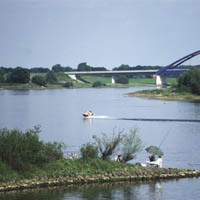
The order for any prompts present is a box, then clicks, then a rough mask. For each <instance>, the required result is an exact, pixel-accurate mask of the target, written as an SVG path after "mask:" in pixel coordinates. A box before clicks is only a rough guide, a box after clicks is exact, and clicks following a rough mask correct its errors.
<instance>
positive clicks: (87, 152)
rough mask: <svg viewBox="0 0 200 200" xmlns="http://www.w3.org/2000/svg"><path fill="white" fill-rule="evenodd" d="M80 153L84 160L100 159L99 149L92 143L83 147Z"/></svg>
mask: <svg viewBox="0 0 200 200" xmlns="http://www.w3.org/2000/svg"><path fill="white" fill-rule="evenodd" d="M80 151H81V157H82V158H83V159H95V158H97V157H98V148H97V147H96V146H94V145H93V144H91V143H87V144H84V145H82V147H81V149H80Z"/></svg>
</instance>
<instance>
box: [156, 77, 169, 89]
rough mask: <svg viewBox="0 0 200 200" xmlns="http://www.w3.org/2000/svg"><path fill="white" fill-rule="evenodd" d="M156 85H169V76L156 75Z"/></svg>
mask: <svg viewBox="0 0 200 200" xmlns="http://www.w3.org/2000/svg"><path fill="white" fill-rule="evenodd" d="M156 85H157V86H164V85H167V77H166V76H161V75H156Z"/></svg>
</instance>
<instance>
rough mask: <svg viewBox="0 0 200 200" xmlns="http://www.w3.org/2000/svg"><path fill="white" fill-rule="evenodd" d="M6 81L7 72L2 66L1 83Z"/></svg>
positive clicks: (0, 71)
mask: <svg viewBox="0 0 200 200" xmlns="http://www.w3.org/2000/svg"><path fill="white" fill-rule="evenodd" d="M5 81H6V78H5V72H4V70H3V69H1V68H0V83H4V82H5Z"/></svg>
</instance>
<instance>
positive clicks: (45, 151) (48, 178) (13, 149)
mask: <svg viewBox="0 0 200 200" xmlns="http://www.w3.org/2000/svg"><path fill="white" fill-rule="evenodd" d="M136 132H137V129H134V130H132V131H130V134H127V133H126V134H124V133H122V132H119V133H118V134H117V135H116V134H114V133H113V135H112V137H110V136H109V137H108V136H106V135H103V138H98V137H97V136H93V139H95V141H96V142H97V144H98V145H97V146H96V145H95V143H92V144H91V143H87V144H84V145H82V147H81V149H80V153H81V156H80V157H76V158H74V159H72V158H70V157H66V156H64V153H63V149H65V148H66V145H64V144H60V143H57V142H53V143H49V142H48V143H45V142H43V141H41V140H39V133H40V127H39V126H35V127H34V128H33V129H29V130H27V131H25V132H22V131H20V130H17V129H12V130H8V129H6V128H4V129H0V146H1V149H0V192H5V191H17V190H24V189H32V188H42V187H54V186H72V185H78V184H90V183H106V182H107V183H109V182H110V183H113V182H130V181H131V182H141V181H142V182H147V181H160V180H168V179H179V178H189V177H200V171H199V170H189V169H176V168H152V167H143V166H141V164H139V163H135V164H131V163H127V162H126V161H127V160H131V159H134V158H135V156H136V153H137V152H139V151H141V150H142V149H141V148H143V145H142V143H141V140H140V139H139V137H138V136H137V135H136ZM109 135H110V134H109ZM131 138H132V139H131ZM130 141H131V143H130ZM127 142H128V143H127ZM120 143H121V145H123V144H124V145H125V146H124V147H125V149H124V148H123V146H122V153H123V154H122V161H123V162H116V161H114V160H112V159H109V156H111V155H113V153H114V152H116V151H115V150H116V149H118V145H119V144H120ZM99 147H100V148H99ZM108 147H109V149H108ZM98 149H101V151H100V152H99V150H98ZM131 149H133V150H131ZM135 149H137V150H135ZM130 151H131V152H132V153H131V154H129V152H130ZM127 152H128V153H127ZM99 155H101V156H99ZM124 155H125V156H124Z"/></svg>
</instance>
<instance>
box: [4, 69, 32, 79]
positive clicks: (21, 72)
mask: <svg viewBox="0 0 200 200" xmlns="http://www.w3.org/2000/svg"><path fill="white" fill-rule="evenodd" d="M7 81H8V82H12V83H28V82H29V81H30V73H29V70H28V69H25V68H22V67H17V68H15V69H14V70H13V71H12V72H11V73H10V74H9V76H8V78H7Z"/></svg>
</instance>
